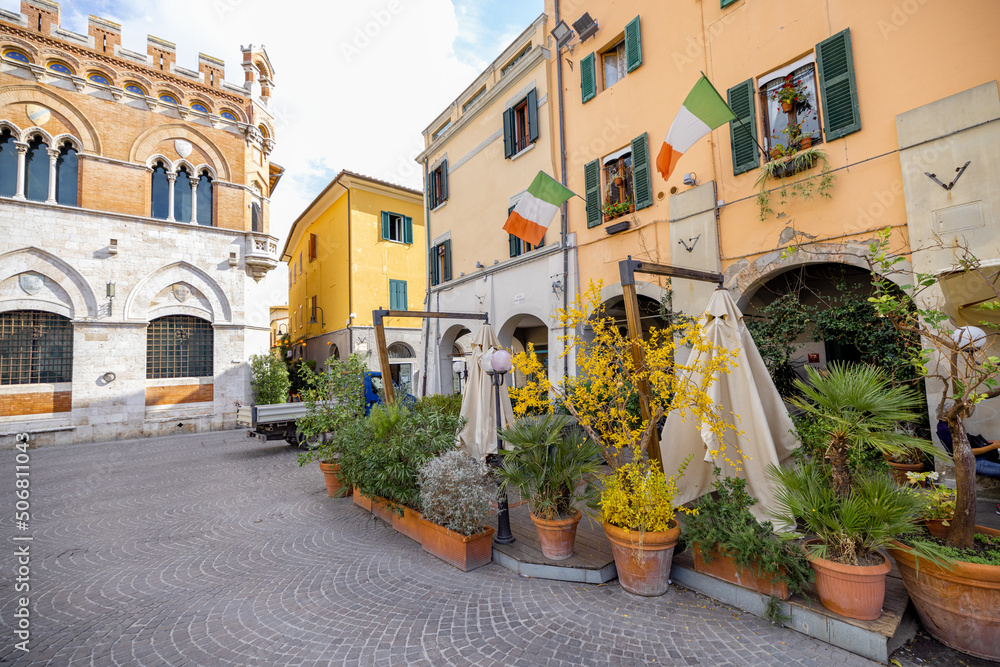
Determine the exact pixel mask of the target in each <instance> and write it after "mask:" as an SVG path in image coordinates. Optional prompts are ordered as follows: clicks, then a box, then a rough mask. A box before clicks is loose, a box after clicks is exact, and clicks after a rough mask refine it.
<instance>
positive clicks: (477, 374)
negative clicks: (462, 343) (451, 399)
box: [458, 324, 514, 460]
mask: <svg viewBox="0 0 1000 667" xmlns="http://www.w3.org/2000/svg"><path fill="white" fill-rule="evenodd" d="M499 349H501V347H500V340H499V339H498V338H497V335H496V334H495V333H494V332H493V327H491V326H490V325H489V324H483V326H482V327H481V328H480V329H479V332H478V333H477V334H476V337H475V338H473V339H472V363H471V364H469V366H470V368H469V379H468V382H467V383H466V385H465V395H464V396H462V412H461V414H462V416H463V417H465V418H466V419H467V420H468V421H467V422H466V424H465V426H464V427H463V428H462V430H461V431H460V432H459V434H458V440H459V444H460V445H461V446H462V448H463V449H464V450H465V452H466V453H467V454H468V455H469V456H472V457H475V458H477V459H479V460H483V459H485V458H486V456H487V454H493V453H494V452H496V451H497V420H496V396H495V394H494V391H495V390H494V389H493V384H492V383H491V382H490V376H489V375H488V374H487V373H486V371H487V370H491V368H490V356H491V355H492V354H493V352H494V350H499ZM510 376H511V375H510V374H508V375H507V378H510ZM507 378H505V380H506V379H507ZM500 409H501V410H502V411H503V421H504V423H503V425H502V426H501V428H502V427H503V426H506V425H507V424H512V423H513V422H514V410H513V409H512V408H511V405H510V397H509V396H508V395H507V385H506V382H505V383H504V385H503V386H502V387H500Z"/></svg>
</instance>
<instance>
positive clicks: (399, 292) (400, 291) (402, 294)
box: [396, 280, 410, 310]
mask: <svg viewBox="0 0 1000 667" xmlns="http://www.w3.org/2000/svg"><path fill="white" fill-rule="evenodd" d="M396 298H398V299H399V309H400V310H409V309H410V308H409V305H410V303H409V300H408V299H407V298H406V281H405V280H397V281H396Z"/></svg>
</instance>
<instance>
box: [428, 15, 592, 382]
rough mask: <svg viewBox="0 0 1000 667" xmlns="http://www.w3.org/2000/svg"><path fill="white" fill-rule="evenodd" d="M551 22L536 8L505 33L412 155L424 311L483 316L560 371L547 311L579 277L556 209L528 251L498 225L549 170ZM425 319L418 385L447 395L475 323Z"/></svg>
mask: <svg viewBox="0 0 1000 667" xmlns="http://www.w3.org/2000/svg"><path fill="white" fill-rule="evenodd" d="M549 29H551V25H550V24H549V22H548V19H547V17H546V16H545V15H544V14H543V15H541V16H539V17H538V18H537V19H535V20H534V21H533V22H532V24H531V25H530V26H528V27H527V28H526V29H525V30H524V32H522V33H521V34H520V35H519V36H518V37H517V38H516V39H514V41H513V42H512V43H511V44H510V45H509V46H508V47H507V48H506V49H504V51H503V52H502V53H501V54H500V55H499V56H498V57H497V58H496V60H494V61H493V62H492V63H491V64H490V65H489V67H487V68H486V69H485V70H484V71H483V72H482V73H481V74H480V75H479V76H478V77H477V78H476V79H475V80H474V81H473V82H472V83H471V84H470V85H469V86H468V87H467V88H466V89H465V90H464V91H463V92H462V94H461V95H459V96H458V98H457V99H455V101H454V102H452V103H451V104H450V105H449V106H448V107H447V108H446V109H445V110H444V111H442V112H441V114H440V115H439V116H438V117H437V118H436V119H434V121H433V122H431V124H430V125H429V126H428V127H427V129H425V130H424V142H425V146H426V148H425V150H424V151H423V152H422V153H421V154H420V155H419V156H418V157H417V161H418V162H420V163H421V164H422V165H423V167H424V173H425V174H426V177H425V181H426V184H427V188H426V189H427V199H428V201H427V205H428V213H427V216H428V217H427V220H428V226H429V228H430V258H431V262H432V264H431V267H430V277H431V288H430V305H429V309H430V310H434V311H443V312H471V313H487V314H488V315H489V318H490V323H491V324H492V325H493V327H494V329H495V330H496V331H497V335H498V336H499V338H500V341H501V343H503V344H504V345H506V346H509V347H511V348H512V349H513V350H514V351H520V350H522V349H523V348H524V347H525V346H526V345H527V344H528V343H532V344H533V345H534V347H535V350H536V351H538V353H539V354H540V355H541V356H543V357H545V356H547V357H548V359H549V365H550V372H553V373H555V374H557V375H562V373H563V368H564V365H563V361H562V360H560V359H559V351H560V349H561V348H560V342H559V335H560V334H561V333H562V330H561V329H558V328H554V321H553V319H552V315H553V312H554V310H555V309H556V308H558V307H561V306H562V305H563V303H564V301H563V299H564V297H565V296H566V291H565V289H564V286H565V285H566V284H567V282H569V283H570V284H572V285H575V284H576V282H577V280H576V276H575V271H576V266H575V261H574V259H573V255H572V254H571V252H570V249H569V244H567V243H566V242H565V231H564V230H563V229H562V227H561V226H562V216H560V215H557V216H556V218H555V219H554V220H553V221H552V223H551V226H550V227H549V230H548V232H547V233H546V234H545V238H544V239H543V243H542V244H540V246H539V247H536V248H533V247H531V246H530V245H526V244H524V243H523V242H522V241H521V240H520V239H518V238H516V237H513V236H511V235H510V234H508V233H507V232H505V231H504V230H503V224H504V222H505V221H506V219H507V216H508V214H509V212H510V209H511V208H512V207H513V206H514V205H515V204H516V203H517V201H518V200H519V199H520V197H521V196H522V194H523V193H524V191H525V190H526V189H527V187H528V185H530V184H531V181H532V179H534V178H535V176H536V175H537V174H538V172H539V171H544V172H545V173H547V174H550V175H552V174H554V173H555V172H556V162H557V160H558V155H557V153H556V147H557V146H558V141H557V138H556V135H557V129H555V128H556V127H557V126H555V125H553V120H557V119H558V115H557V114H556V113H555V112H554V107H555V106H556V102H555V92H556V86H555V85H554V84H553V82H552V81H553V80H552V79H551V74H552V70H551V68H550V67H549V58H550V57H551V51H550V50H549V48H548V42H549V34H548V31H549ZM567 273H568V274H569V275H570V279H569V281H567V280H566V275H567ZM572 296H573V294H572V293H571V294H570V298H572ZM428 326H429V332H428V336H427V338H426V342H427V345H428V351H427V355H428V360H429V361H428V369H429V370H428V374H427V391H428V392H430V393H433V392H442V393H450V392H452V391H454V390H457V388H458V386H459V383H458V381H457V379H456V378H455V377H454V376H453V363H454V360H455V359H456V357H458V356H462V355H465V354H467V353H468V351H469V350H468V347H467V342H468V339H469V338H471V335H472V334H473V333H474V332H475V330H476V325H473V324H472V323H471V322H470V321H468V320H458V319H456V320H432V321H430V322H429V324H428ZM513 380H514V382H518V381H519V380H520V378H519V377H518V376H516V375H515V377H514V378H513Z"/></svg>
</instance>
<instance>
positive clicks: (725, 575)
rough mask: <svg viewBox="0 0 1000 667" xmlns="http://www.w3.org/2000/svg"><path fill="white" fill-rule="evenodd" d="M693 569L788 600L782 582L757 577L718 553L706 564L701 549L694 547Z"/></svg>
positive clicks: (753, 572)
mask: <svg viewBox="0 0 1000 667" xmlns="http://www.w3.org/2000/svg"><path fill="white" fill-rule="evenodd" d="M693 551H694V569H695V570H696V571H698V572H702V573H704V574H710V575H712V576H713V577H717V578H719V579H722V580H723V581H728V582H731V583H734V584H736V585H737V586H743V587H744V588H749V589H750V590H754V591H757V592H758V593H761V594H763V595H773V596H775V597H777V598H780V599H782V600H787V599H788V586H787V585H786V584H785V582H783V581H774V580H773V579H771V578H769V577H766V576H757V573H756V571H755V569H754V568H752V567H751V568H747V569H740V568H738V567H737V566H736V563H735V562H734V561H733V559H732V558H730V557H729V556H726V555H724V554H721V553H719V552H718V551H713V552H712V554H713V558H712V562H711V563H706V562H705V558H704V556H703V555H702V553H701V549H700V548H699V547H698V546H697V545H695V547H694V549H693Z"/></svg>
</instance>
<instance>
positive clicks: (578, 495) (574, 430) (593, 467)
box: [497, 415, 602, 560]
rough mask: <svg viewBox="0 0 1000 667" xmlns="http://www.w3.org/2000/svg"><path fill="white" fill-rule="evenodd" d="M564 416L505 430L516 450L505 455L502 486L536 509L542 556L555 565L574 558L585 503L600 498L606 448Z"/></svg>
mask: <svg viewBox="0 0 1000 667" xmlns="http://www.w3.org/2000/svg"><path fill="white" fill-rule="evenodd" d="M571 421H572V420H571V419H570V418H569V417H567V416H563V415H542V416H539V417H522V418H521V419H518V420H517V421H516V422H514V424H513V425H512V426H508V427H507V428H505V429H502V430H501V431H500V437H502V438H503V439H504V441H505V442H506V443H507V444H508V445H510V448H509V449H505V450H503V451H502V452H501V454H502V457H503V458H502V460H501V466H500V469H499V471H498V473H497V474H498V476H499V477H500V483H501V485H503V486H509V487H513V488H515V489H517V492H518V494H519V495H520V496H521V498H522V499H524V500H527V501H528V504H529V505H530V506H531V521H532V522H533V523H534V524H535V528H536V530H538V539H539V541H540V542H541V545H542V554H543V555H544V556H545V557H546V558H547V559H549V560H566V559H567V558H569V557H571V556H572V555H573V545H574V543H575V542H576V527H577V525H578V524H579V523H580V518H581V517H582V516H583V514H582V512H581V511H580V510H579V509H577V504H579V503H580V502H586V503H588V504H589V503H592V502H593V501H594V500H596V497H597V488H596V487H595V486H594V485H593V481H594V479H595V478H596V477H597V475H598V472H599V470H600V468H601V463H602V459H601V450H600V448H599V447H598V446H597V445H596V444H595V443H594V441H593V440H591V439H590V438H589V437H587V435H586V434H585V433H584V432H583V430H582V429H580V428H579V427H571V426H570V424H571Z"/></svg>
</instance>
